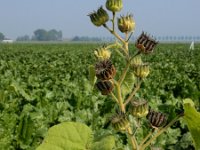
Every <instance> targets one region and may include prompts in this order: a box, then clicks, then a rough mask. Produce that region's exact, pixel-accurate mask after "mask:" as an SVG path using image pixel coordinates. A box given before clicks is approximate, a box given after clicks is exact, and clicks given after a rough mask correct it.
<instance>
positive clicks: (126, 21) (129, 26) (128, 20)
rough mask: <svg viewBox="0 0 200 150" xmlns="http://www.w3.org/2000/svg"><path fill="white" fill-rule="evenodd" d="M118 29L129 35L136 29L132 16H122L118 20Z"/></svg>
mask: <svg viewBox="0 0 200 150" xmlns="http://www.w3.org/2000/svg"><path fill="white" fill-rule="evenodd" d="M118 29H119V30H120V31H121V32H122V33H128V32H131V31H133V30H134V29H135V22H134V20H133V16H132V15H127V16H121V17H120V18H118Z"/></svg>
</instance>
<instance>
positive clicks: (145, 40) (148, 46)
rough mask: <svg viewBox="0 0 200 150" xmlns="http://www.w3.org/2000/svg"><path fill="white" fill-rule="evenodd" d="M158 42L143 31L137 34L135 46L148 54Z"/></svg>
mask: <svg viewBox="0 0 200 150" xmlns="http://www.w3.org/2000/svg"><path fill="white" fill-rule="evenodd" d="M157 44H158V42H157V41H156V40H155V39H153V38H150V37H149V36H148V35H146V34H145V33H144V32H142V34H141V35H140V36H139V38H138V39H137V41H136V43H135V46H136V47H137V48H138V49H139V51H140V52H142V53H145V54H148V53H151V52H153V49H154V48H155V46H156V45H157Z"/></svg>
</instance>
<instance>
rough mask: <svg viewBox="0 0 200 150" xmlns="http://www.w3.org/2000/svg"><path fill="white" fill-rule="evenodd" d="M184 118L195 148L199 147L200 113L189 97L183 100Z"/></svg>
mask: <svg viewBox="0 0 200 150" xmlns="http://www.w3.org/2000/svg"><path fill="white" fill-rule="evenodd" d="M184 112H185V113H184V120H185V121H186V122H187V125H188V128H189V131H190V133H191V135H192V138H193V141H194V144H195V148H196V149H197V150H199V149H200V138H199V137H200V113H199V112H197V110H196V109H195V107H194V102H193V101H192V100H191V99H185V100H184Z"/></svg>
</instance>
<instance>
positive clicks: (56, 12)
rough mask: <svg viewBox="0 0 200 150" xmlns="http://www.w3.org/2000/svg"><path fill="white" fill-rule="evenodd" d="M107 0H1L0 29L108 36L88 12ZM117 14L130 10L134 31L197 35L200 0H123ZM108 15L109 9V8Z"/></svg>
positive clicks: (15, 34)
mask: <svg viewBox="0 0 200 150" xmlns="http://www.w3.org/2000/svg"><path fill="white" fill-rule="evenodd" d="M105 2H106V0H0V32H2V33H3V34H4V35H5V36H6V37H7V38H11V39H15V38H16V37H18V36H22V35H29V36H32V35H33V32H34V31H35V30H36V29H39V28H40V29H46V30H50V29H56V30H61V31H62V32H63V37H64V38H71V37H74V36H76V35H78V36H91V37H93V36H94V37H107V36H111V35H110V33H108V32H107V30H105V29H104V28H103V27H95V26H94V25H93V24H92V23H91V22H90V19H89V17H88V16H87V15H88V14H89V13H90V12H92V11H94V10H97V9H98V8H99V7H100V6H101V5H102V6H103V7H104V8H105ZM123 4H124V7H123V10H122V11H121V12H120V13H117V16H118V17H119V16H120V15H126V14H127V13H132V14H133V16H134V20H135V22H136V28H135V32H134V34H135V35H139V34H140V33H141V32H142V31H145V32H147V33H149V34H151V35H155V36H185V35H188V36H199V35H200V17H199V16H200V0H123ZM109 15H110V17H111V13H110V12H109Z"/></svg>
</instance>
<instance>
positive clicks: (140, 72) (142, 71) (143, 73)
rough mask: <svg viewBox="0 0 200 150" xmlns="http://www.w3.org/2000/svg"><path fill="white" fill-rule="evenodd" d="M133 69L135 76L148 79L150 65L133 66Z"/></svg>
mask: <svg viewBox="0 0 200 150" xmlns="http://www.w3.org/2000/svg"><path fill="white" fill-rule="evenodd" d="M133 69H134V74H135V76H136V77H138V78H146V77H147V76H148V74H149V72H150V71H149V65H148V64H141V65H137V66H133Z"/></svg>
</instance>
